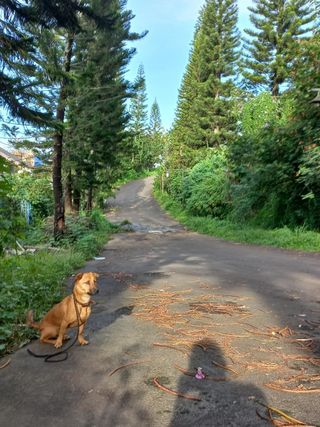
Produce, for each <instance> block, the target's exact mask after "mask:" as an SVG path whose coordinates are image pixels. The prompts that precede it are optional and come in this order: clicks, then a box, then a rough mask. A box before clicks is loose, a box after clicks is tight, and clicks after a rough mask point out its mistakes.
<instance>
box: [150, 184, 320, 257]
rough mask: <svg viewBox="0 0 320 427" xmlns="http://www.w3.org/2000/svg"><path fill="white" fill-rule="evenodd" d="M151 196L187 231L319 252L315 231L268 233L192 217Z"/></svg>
mask: <svg viewBox="0 0 320 427" xmlns="http://www.w3.org/2000/svg"><path fill="white" fill-rule="evenodd" d="M154 196H155V198H156V199H157V200H158V202H159V204H160V205H161V206H162V207H163V208H164V209H165V210H166V211H168V212H169V213H170V214H171V215H172V217H173V218H175V219H176V220H178V221H179V222H180V223H182V224H184V225H185V226H186V227H187V228H189V229H190V230H193V231H197V232H199V233H202V234H208V235H210V236H215V237H219V238H222V239H225V240H231V241H236V242H240V243H251V244H257V245H266V246H274V247H277V248H282V249H295V250H300V251H306V252H320V233H317V232H315V231H308V230H305V229H303V228H296V229H293V230H292V229H289V228H288V227H283V228H278V229H273V230H269V229H264V228H259V227H253V226H250V225H245V224H236V223H233V222H231V221H227V220H220V219H216V218H212V217H199V216H193V215H192V214H190V213H189V212H187V211H186V210H185V209H183V207H182V206H181V204H179V203H177V202H176V201H174V200H173V199H172V198H171V197H170V196H169V195H168V194H167V193H161V192H160V191H157V190H155V191H154Z"/></svg>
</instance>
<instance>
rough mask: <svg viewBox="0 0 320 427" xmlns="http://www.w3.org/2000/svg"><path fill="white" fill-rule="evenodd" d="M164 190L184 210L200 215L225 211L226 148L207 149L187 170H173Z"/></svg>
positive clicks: (226, 187) (227, 182)
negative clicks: (205, 157)
mask: <svg viewBox="0 0 320 427" xmlns="http://www.w3.org/2000/svg"><path fill="white" fill-rule="evenodd" d="M165 190H166V191H167V192H168V194H170V196H172V197H173V198H174V199H175V200H177V201H178V202H180V203H182V205H183V206H184V207H186V208H187V210H188V211H190V212H192V213H193V214H196V215H200V216H207V215H211V216H218V217H221V216H223V215H225V214H226V212H227V210H228V198H229V179H228V170H227V157H226V149H225V148H219V149H216V150H214V152H211V155H210V157H208V158H207V159H205V160H202V161H200V162H199V163H197V164H196V165H195V166H194V167H193V168H192V169H191V170H190V171H187V170H178V171H174V172H173V173H172V174H171V176H170V177H169V179H168V180H167V182H166V186H165Z"/></svg>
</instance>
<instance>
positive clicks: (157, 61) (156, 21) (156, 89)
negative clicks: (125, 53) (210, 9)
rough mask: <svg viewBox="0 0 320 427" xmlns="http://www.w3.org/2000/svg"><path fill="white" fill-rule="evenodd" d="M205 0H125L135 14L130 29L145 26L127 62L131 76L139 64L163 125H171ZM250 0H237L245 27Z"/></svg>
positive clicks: (133, 75)
mask: <svg viewBox="0 0 320 427" xmlns="http://www.w3.org/2000/svg"><path fill="white" fill-rule="evenodd" d="M203 4H204V0H160V1H159V2H153V1H150V0H128V6H127V7H128V9H131V10H132V12H133V14H134V15H135V18H134V20H133V21H132V30H133V31H138V32H142V31H144V30H148V31H149V33H148V34H147V36H146V37H145V38H144V39H143V40H140V41H138V42H135V46H136V47H137V54H136V56H135V57H134V58H133V60H132V61H131V63H130V66H129V72H128V78H129V79H130V80H133V79H134V78H135V76H136V73H137V69H138V66H139V64H141V63H142V64H143V65H144V68H145V73H146V83H147V91H148V101H149V107H150V105H151V104H152V102H153V101H154V99H155V98H157V101H158V103H159V106H160V111H161V116H162V122H163V125H164V126H165V127H166V128H170V126H171V124H172V121H173V119H174V113H175V109H176V105H177V98H178V89H179V87H180V84H181V80H182V76H183V73H184V71H185V67H186V65H187V62H188V56H189V50H190V44H191V42H192V38H193V32H194V26H195V23H196V21H197V17H198V13H199V10H200V8H201V6H202V5H203ZM251 4H252V0H239V28H240V29H241V30H242V29H243V28H246V27H248V25H249V11H248V10H247V7H248V6H249V5H251Z"/></svg>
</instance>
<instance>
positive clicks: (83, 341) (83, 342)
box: [79, 338, 89, 345]
mask: <svg viewBox="0 0 320 427" xmlns="http://www.w3.org/2000/svg"><path fill="white" fill-rule="evenodd" d="M79 344H80V345H88V344H89V341H87V340H85V339H84V338H82V339H81V338H80V339H79Z"/></svg>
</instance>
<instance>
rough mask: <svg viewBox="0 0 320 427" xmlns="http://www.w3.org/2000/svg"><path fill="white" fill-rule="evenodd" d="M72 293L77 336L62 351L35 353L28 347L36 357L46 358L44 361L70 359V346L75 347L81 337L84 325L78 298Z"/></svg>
mask: <svg viewBox="0 0 320 427" xmlns="http://www.w3.org/2000/svg"><path fill="white" fill-rule="evenodd" d="M72 295H73V302H74V307H75V310H76V315H77V322H78V325H77V333H76V336H75V338H74V339H73V341H72V343H71V344H69V345H68V346H67V347H66V348H64V349H62V350H60V351H57V352H55V353H50V354H36V353H34V352H33V351H31V350H30V349H29V348H28V349H27V352H28V353H29V354H30V355H31V356H33V357H36V358H39V359H44V361H45V362H47V363H59V362H64V361H65V360H67V359H68V356H69V354H68V351H69V350H70V348H71V347H73V346H74V345H75V343H76V342H77V339H78V337H79V330H80V326H82V325H81V319H80V314H79V309H78V306H77V300H76V297H75V295H74V294H72ZM60 355H64V356H63V358H61V359H58V360H54V359H55V358H56V357H57V356H60Z"/></svg>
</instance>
